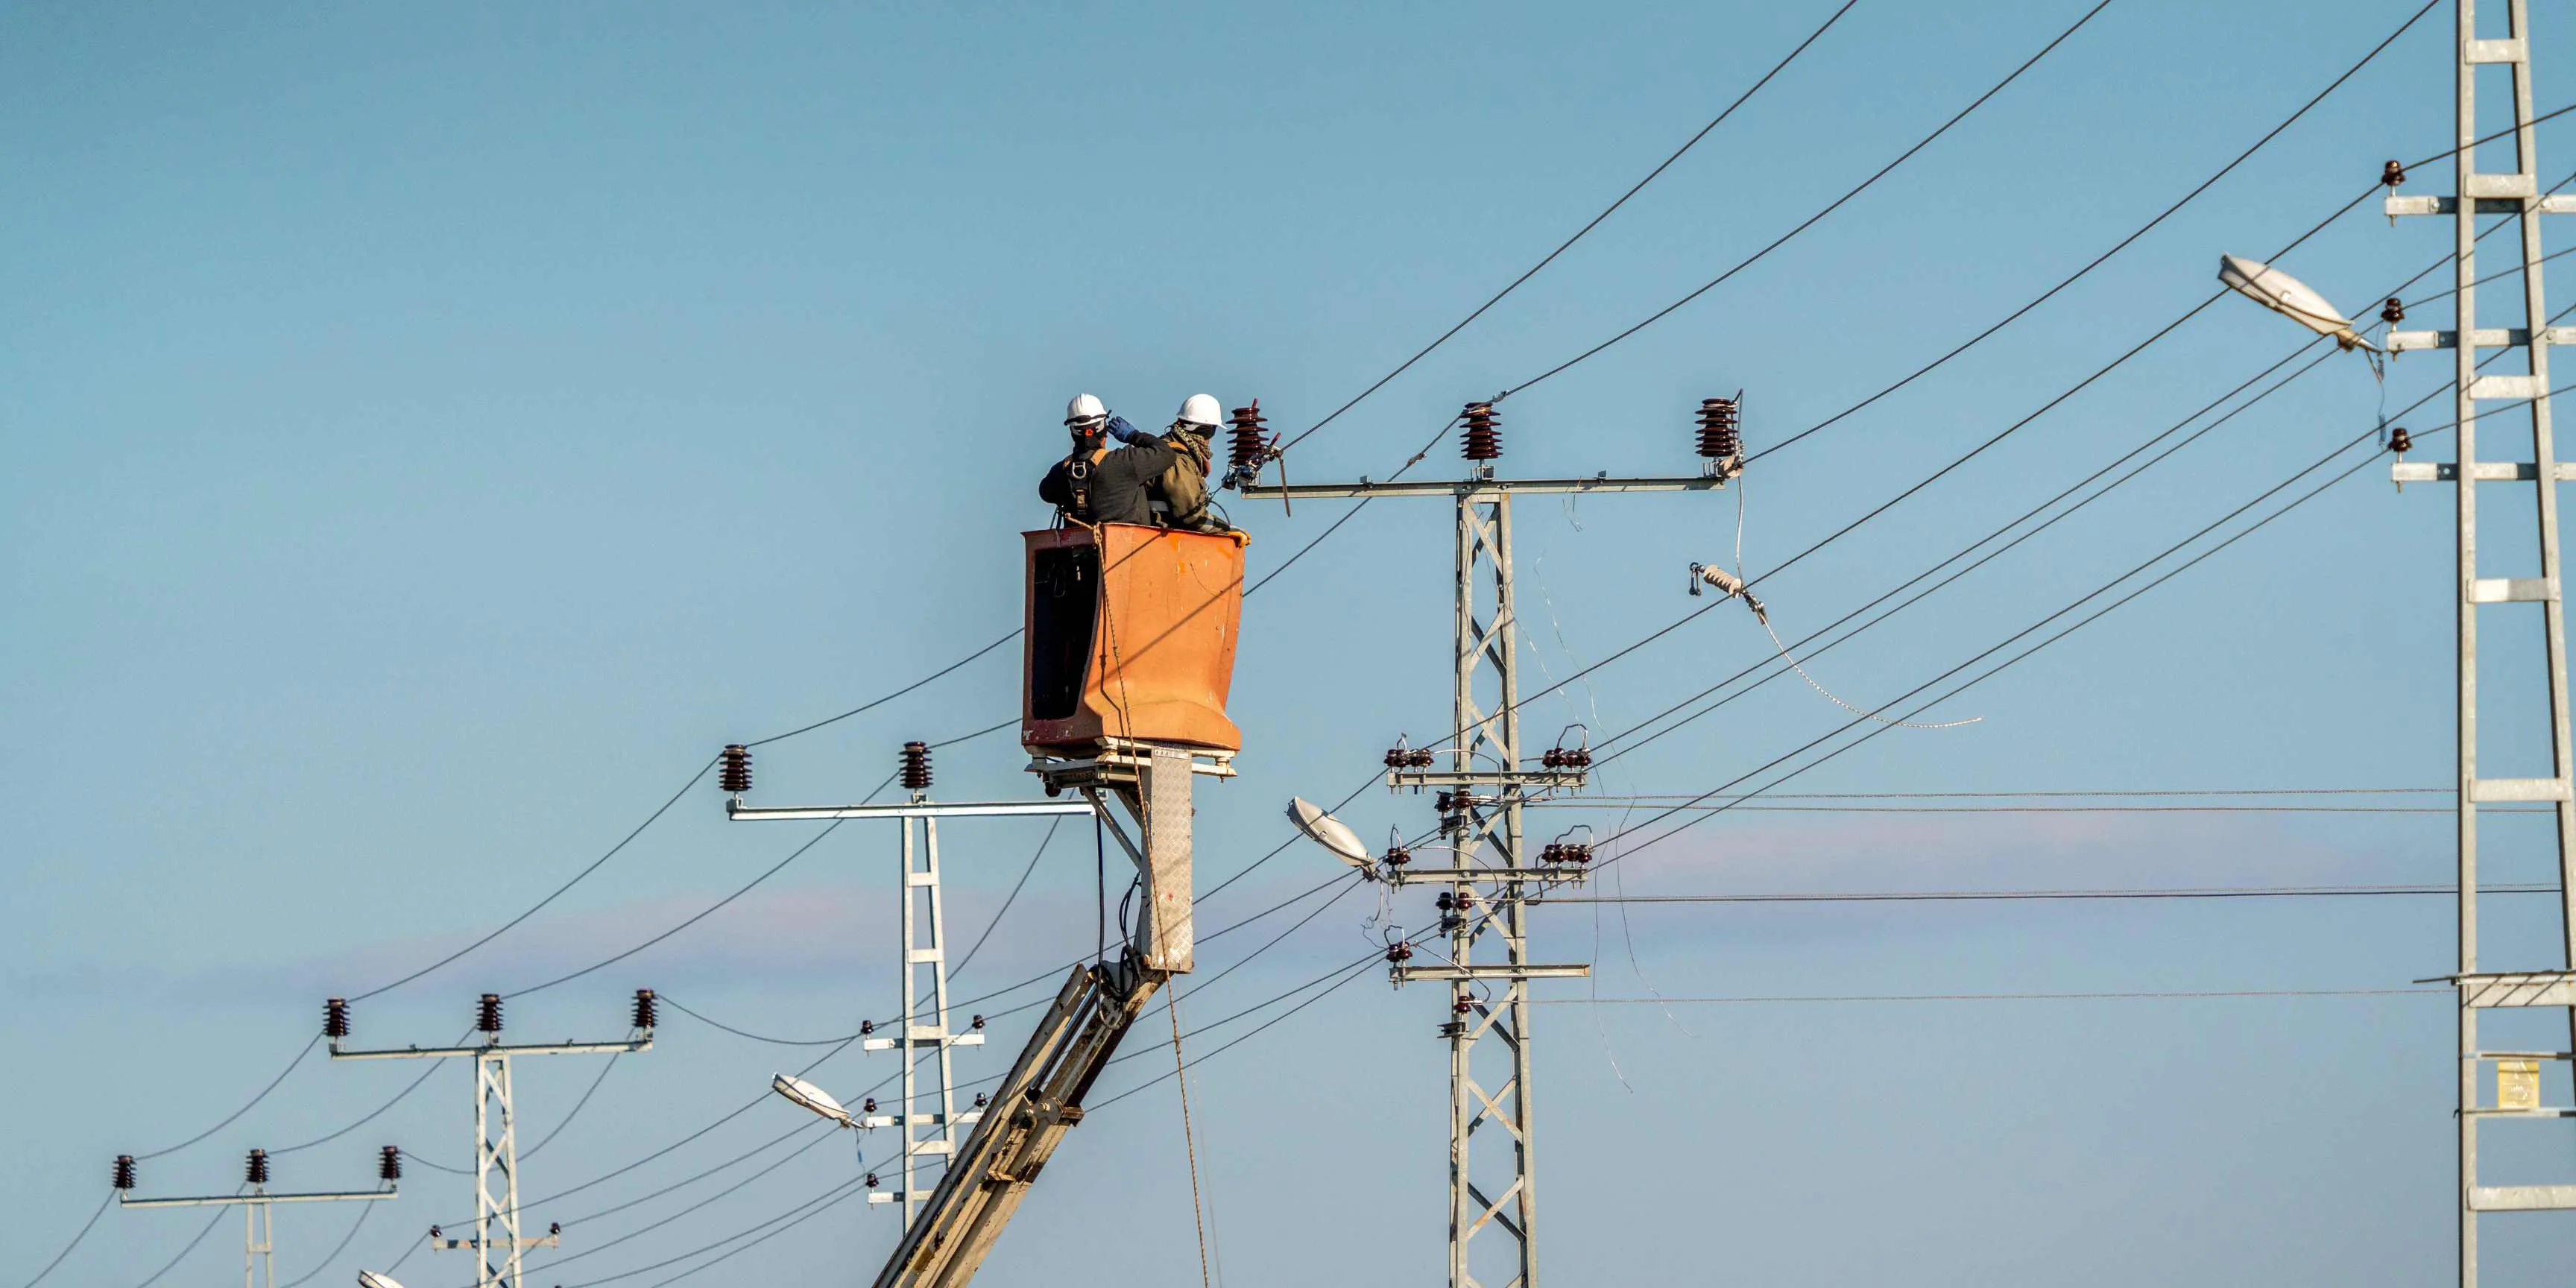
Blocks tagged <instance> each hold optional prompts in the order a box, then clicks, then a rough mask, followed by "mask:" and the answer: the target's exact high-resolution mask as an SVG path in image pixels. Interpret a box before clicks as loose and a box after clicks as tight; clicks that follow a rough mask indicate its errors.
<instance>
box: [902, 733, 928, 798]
mask: <svg viewBox="0 0 2576 1288" xmlns="http://www.w3.org/2000/svg"><path fill="white" fill-rule="evenodd" d="M903 789H904V790H905V791H908V792H926V791H929V790H930V747H929V745H928V744H926V743H918V742H907V743H905V744H904V745H903Z"/></svg>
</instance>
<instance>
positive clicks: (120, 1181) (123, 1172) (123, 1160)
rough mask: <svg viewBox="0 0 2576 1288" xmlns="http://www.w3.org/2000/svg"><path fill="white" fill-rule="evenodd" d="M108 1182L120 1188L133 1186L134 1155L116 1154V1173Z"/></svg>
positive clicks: (124, 1188) (128, 1188)
mask: <svg viewBox="0 0 2576 1288" xmlns="http://www.w3.org/2000/svg"><path fill="white" fill-rule="evenodd" d="M109 1183H110V1184H112V1185H114V1186H115V1187H116V1188H118V1189H120V1190H130V1189H133V1188H134V1155H132V1154H119V1155H117V1156H116V1174H115V1177H114V1179H113V1180H111V1181H110V1182H109Z"/></svg>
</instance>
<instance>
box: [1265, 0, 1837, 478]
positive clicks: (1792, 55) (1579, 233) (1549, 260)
mask: <svg viewBox="0 0 2576 1288" xmlns="http://www.w3.org/2000/svg"><path fill="white" fill-rule="evenodd" d="M1859 2H1860V0H1844V3H1843V6H1842V7H1841V8H1839V9H1836V10H1834V11H1833V13H1832V14H1830V15H1828V16H1827V17H1826V19H1825V20H1824V22H1823V23H1822V24H1821V25H1819V26H1818V27H1817V28H1816V29H1815V30H1814V31H1811V32H1809V33H1807V38H1806V39H1805V40H1801V41H1799V42H1798V45H1797V47H1796V48H1794V49H1791V50H1790V51H1789V52H1788V53H1787V54H1786V55H1785V56H1783V57H1782V58H1781V59H1780V61H1779V62H1777V63H1774V64H1772V65H1771V70H1769V71H1767V72H1764V73H1762V78H1761V79H1760V80H1757V81H1755V82H1753V85H1752V87H1751V88H1749V89H1747V90H1745V91H1744V92H1743V93H1741V94H1738V95H1736V97H1735V101H1734V102H1731V103H1728V104H1727V105H1726V110H1724V111H1722V112H1719V113H1718V114H1717V115H1716V117H1715V118H1713V119H1711V120H1710V121H1709V123H1708V124H1706V125H1703V126H1701V127H1699V132H1698V133H1697V134H1693V135H1692V136H1690V138H1689V139H1687V140H1685V141H1684V142H1683V143H1682V145H1681V146H1680V147H1678V148H1675V149H1673V153H1672V155H1670V156H1667V157H1665V158H1664V159H1663V161H1662V162H1661V163H1660V164H1658V165H1656V167H1655V168H1654V169H1652V170H1649V171H1647V172H1646V177H1645V178H1643V179H1639V180H1638V181H1637V182H1636V183H1635V185H1634V186H1632V187H1630V188H1629V189H1628V190H1627V191H1626V192H1623V193H1620V194H1619V199H1618V200H1616V201H1613V202H1611V203H1610V204H1609V205H1608V206H1605V207H1603V208H1602V210H1601V213H1600V214H1597V215H1594V216H1593V217H1592V218H1591V220H1590V221H1589V222H1587V223H1585V224H1584V225H1583V226H1582V227H1581V228H1578V229H1576V230H1575V231H1574V235H1573V236H1571V237H1568V238H1566V239H1565V240H1564V241H1562V242H1559V243H1558V244H1557V247H1556V249H1554V250H1552V251H1549V252H1548V253H1547V255H1546V256H1545V257H1544V258H1542V259H1540V260H1539V262H1537V263H1535V264H1532V265H1530V267H1529V270H1528V271H1527V272H1524V273H1522V274H1521V275H1520V276H1518V277H1515V278H1513V279H1512V280H1511V284H1510V285H1507V286H1505V287H1504V288H1503V289H1501V290H1499V291H1496V292H1494V294H1493V295H1492V296H1491V297H1490V298H1488V299H1487V300H1486V301H1485V302H1484V303H1482V304H1479V305H1477V306H1476V308H1475V310H1474V311H1473V312H1471V313H1469V314H1468V315H1467V316H1465V317H1463V318H1460V319H1458V322H1457V324H1456V325H1455V326H1452V327H1450V328H1449V329H1448V330H1446V331H1443V332H1441V333H1440V336H1439V338H1438V339H1435V340H1433V341H1432V342H1431V343H1429V344H1426V345H1424V346H1422V348H1420V349H1419V350H1417V351H1415V353H1414V355H1413V356H1412V357H1410V358H1407V359H1405V360H1404V361H1403V362H1401V363H1398V364H1396V367H1395V369H1394V370H1393V371H1390V372H1388V373H1386V374H1385V375H1383V376H1380V377H1378V378H1377V380H1376V381H1375V382H1374V383H1372V384H1370V385H1369V387H1368V388H1366V389H1363V390H1361V391H1359V393H1358V394H1357V395H1355V396H1353V397H1352V399H1351V400H1350V401H1349V402H1346V403H1343V404H1342V405H1341V406H1339V407H1336V408H1334V409H1333V411H1332V414H1331V415H1328V416H1326V417H1324V418H1323V419H1322V420H1319V421H1316V422H1315V423H1314V424H1312V425H1309V426H1307V427H1306V428H1305V429H1304V430H1303V431H1301V432H1299V433H1298V434H1297V436H1296V437H1294V438H1291V439H1289V440H1288V441H1287V442H1285V443H1282V444H1280V445H1279V447H1278V448H1277V450H1278V451H1280V452H1285V451H1287V450H1288V449H1289V448H1292V447H1295V446H1296V445H1297V444H1299V443H1302V442H1305V441H1306V439H1307V437H1308V436H1309V435H1311V434H1313V433H1314V432H1315V431H1316V430H1319V429H1322V428H1323V427H1324V426H1326V425H1329V424H1332V423H1333V422H1334V421H1336V420H1339V419H1341V418H1342V413H1344V412H1346V411H1349V410H1350V409H1351V408H1353V407H1357V406H1359V405H1360V403H1361V402H1363V401H1365V400H1366V399H1367V398H1368V396H1369V395H1371V394H1374V393H1376V392H1377V391H1378V390H1380V389H1383V388H1385V387H1386V385H1387V382H1389V381H1391V380H1393V379H1395V378H1396V377H1397V376H1400V375H1403V374H1404V373H1405V372H1406V371H1408V370H1411V369H1412V367H1413V364H1415V363H1417V362H1420V361H1422V360H1423V359H1424V358H1427V357H1429V356H1431V351H1432V350H1434V349H1437V348H1439V347H1440V346H1441V345H1444V344H1447V343H1448V342H1449V340H1450V337H1452V336H1455V335H1457V334H1458V333H1459V332H1461V331H1464V330H1466V329H1467V324H1468V323H1471V322H1474V321H1475V320H1476V319H1478V318H1480V317H1483V316H1485V311H1486V310H1488V309H1491V308H1492V307H1494V306H1495V305H1497V304H1500V303H1502V302H1503V297H1504V296H1506V295H1509V294H1511V293H1512V292H1514V291H1516V290H1519V289H1520V288H1521V284H1522V283H1524V282H1527V281H1529V280H1530V279H1531V278H1533V277H1536V276H1538V275H1539V271H1540V270H1541V269H1544V268H1546V267H1547V266H1548V265H1550V264H1553V263H1555V262H1556V257H1557V256H1559V255H1562V254H1564V253H1565V252H1567V251H1568V250H1571V249H1573V247H1574V243H1576V242H1579V241H1581V240H1583V238H1584V237H1585V236H1586V235H1587V234H1589V233H1590V232H1591V231H1592V230H1593V229H1595V228H1598V227H1600V226H1601V221H1602V220H1605V219H1608V218H1609V217H1610V216H1611V215H1612V214H1614V213H1616V212H1617V211H1618V209H1619V208H1620V207H1621V206H1624V205H1627V204H1628V199H1629V198H1630V197H1634V196H1636V195H1637V194H1638V193H1640V192H1643V191H1645V189H1646V185H1647V184H1650V183H1653V182H1654V181H1655V180H1656V179H1658V178H1660V177H1662V175H1663V173H1664V171H1666V170H1669V169H1671V168H1672V167H1673V163H1674V162H1676V161H1679V160H1681V159H1682V157H1683V155H1684V154H1686V153H1688V152H1689V151H1690V150H1691V149H1692V148H1695V147H1698V146H1699V141H1700V140H1702V139H1705V138H1707V137H1708V136H1709V132H1710V131H1712V130H1715V129H1716V128H1717V127H1718V126H1720V125H1724V124H1725V123H1726V118H1728V117H1730V116H1733V115H1735V110H1736V109H1737V108H1739V107H1742V106H1744V104H1745V103H1746V101H1748V100H1750V99H1751V98H1752V97H1753V96H1754V95H1755V94H1758V93H1760V92H1762V87H1763V86H1765V85H1768V84H1770V83H1771V81H1772V79H1773V78H1774V77H1777V76H1778V75H1779V74H1780V73H1782V72H1784V71H1787V70H1788V69H1789V64H1791V63H1794V62H1796V61H1798V56H1799V55H1800V54H1803V53H1805V52H1807V46H1809V45H1812V44H1814V43H1816V41H1817V40H1819V39H1821V38H1822V37H1823V36H1824V34H1825V33H1826V32H1827V31H1829V30H1831V29H1832V28H1833V25H1834V24H1835V23H1837V22H1840V21H1842V18H1843V15H1844V14H1847V13H1850V12H1851V10H1852V6H1853V5H1855V4H1858V3H1859Z"/></svg>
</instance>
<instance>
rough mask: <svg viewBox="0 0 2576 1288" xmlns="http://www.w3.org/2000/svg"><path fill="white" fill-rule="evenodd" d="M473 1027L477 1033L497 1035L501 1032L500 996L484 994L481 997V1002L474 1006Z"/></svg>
mask: <svg viewBox="0 0 2576 1288" xmlns="http://www.w3.org/2000/svg"><path fill="white" fill-rule="evenodd" d="M474 1027H475V1029H476V1030H477V1031H479V1032H483V1033H498V1032H500V1031H501V995H500V994H498V993H485V994H484V995H483V1000H482V1001H481V1002H479V1003H477V1004H476V1005H475V1007H474Z"/></svg>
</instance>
